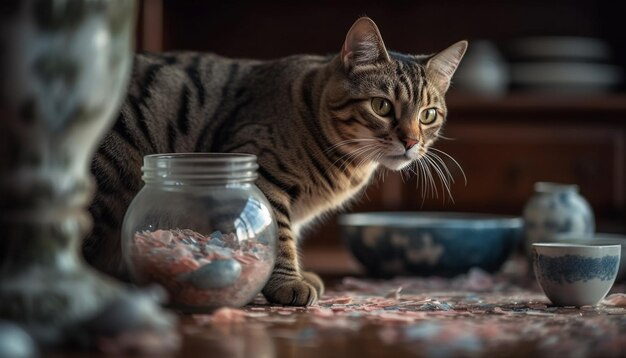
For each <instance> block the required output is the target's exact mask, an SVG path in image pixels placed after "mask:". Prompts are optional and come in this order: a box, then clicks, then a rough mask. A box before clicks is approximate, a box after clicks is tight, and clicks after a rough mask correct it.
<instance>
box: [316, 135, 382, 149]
mask: <svg viewBox="0 0 626 358" xmlns="http://www.w3.org/2000/svg"><path fill="white" fill-rule="evenodd" d="M362 142H381V140H380V139H378V138H354V139H346V140H342V141H339V142H337V143H335V144H333V145H331V146H330V147H328V148H326V150H325V152H330V151H331V150H333V149H337V148H339V147H341V146H342V145H348V144H355V143H362Z"/></svg>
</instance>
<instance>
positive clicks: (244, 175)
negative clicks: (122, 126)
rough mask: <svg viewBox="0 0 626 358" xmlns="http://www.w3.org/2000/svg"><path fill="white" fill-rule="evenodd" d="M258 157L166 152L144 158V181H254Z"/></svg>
mask: <svg viewBox="0 0 626 358" xmlns="http://www.w3.org/2000/svg"><path fill="white" fill-rule="evenodd" d="M258 168H259V165H258V164H257V157H256V155H253V154H245V153H164V154H151V155H146V156H145V157H144V158H143V167H141V170H142V171H143V177H142V179H143V181H144V182H146V183H150V182H164V183H172V182H175V183H176V184H179V185H180V184H190V185H194V184H195V185H202V184H228V183H246V182H253V181H255V180H256V178H257V169H258Z"/></svg>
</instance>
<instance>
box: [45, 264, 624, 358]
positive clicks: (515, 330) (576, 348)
mask: <svg viewBox="0 0 626 358" xmlns="http://www.w3.org/2000/svg"><path fill="white" fill-rule="evenodd" d="M327 281H329V282H330V284H331V287H330V289H329V290H328V292H327V294H326V295H325V296H324V297H323V299H322V300H321V301H320V302H319V304H318V305H316V306H314V307H310V308H307V309H304V308H293V307H280V306H271V305H269V304H267V303H266V302H264V300H263V299H262V298H261V297H259V298H257V299H256V300H255V302H254V303H253V304H251V305H248V306H246V307H244V308H242V309H221V310H218V311H217V312H215V313H213V314H196V315H181V316H180V318H181V322H180V333H181V337H182V344H181V348H180V349H179V350H178V351H176V352H175V353H171V354H165V355H164V356H168V357H170V356H171V357H212V358H219V357H229V358H230V357H237V358H244V357H253V358H263V357H268V358H269V357H298V358H307V357H312V358H313V357H315V358H317V357H322V358H331V357H358V358H368V357H394V358H399V357H477V356H480V357H490V356H494V357H496V356H507V357H528V356H533V357H554V356H564V357H623V356H626V307H625V306H624V303H623V302H622V303H621V304H618V305H611V304H609V302H608V301H604V304H601V305H599V306H596V307H591V306H587V307H580V308H576V307H554V306H552V305H551V304H550V302H549V301H548V300H547V298H546V297H545V296H544V295H543V294H542V293H541V292H540V291H539V289H538V287H537V286H536V284H535V283H534V281H533V280H529V279H528V277H527V276H517V277H512V276H510V275H507V274H499V275H497V276H492V275H489V274H487V273H485V272H483V271H480V270H473V271H471V272H470V273H468V274H467V275H464V276H461V277H457V278H454V279H442V278H398V279H393V280H372V279H366V278H354V277H344V278H343V279H338V280H327ZM623 292H626V285H624V284H623V283H622V284H617V285H615V286H614V287H613V290H612V293H618V294H616V295H615V296H609V297H615V298H620V299H621V300H622V301H623V300H624V299H626V297H620V295H619V293H623ZM113 355H115V353H114V354H113ZM147 355H148V356H154V355H155V352H149V354H147ZM57 356H59V357H66V356H68V357H83V356H84V357H87V356H89V357H95V356H98V355H94V354H80V353H75V354H72V355H67V354H60V355H57V354H55V355H52V357H57Z"/></svg>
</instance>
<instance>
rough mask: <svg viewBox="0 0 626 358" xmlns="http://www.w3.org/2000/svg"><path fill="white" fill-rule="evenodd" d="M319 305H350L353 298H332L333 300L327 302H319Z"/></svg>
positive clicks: (326, 300) (329, 299)
mask: <svg viewBox="0 0 626 358" xmlns="http://www.w3.org/2000/svg"><path fill="white" fill-rule="evenodd" d="M317 303H318V304H320V305H335V304H344V305H345V304H349V303H352V297H351V296H340V297H332V298H327V299H325V300H319V301H317Z"/></svg>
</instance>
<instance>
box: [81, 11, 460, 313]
mask: <svg viewBox="0 0 626 358" xmlns="http://www.w3.org/2000/svg"><path fill="white" fill-rule="evenodd" d="M465 47H466V43H459V44H456V45H453V46H452V47H450V48H449V49H447V50H445V51H443V52H442V53H440V54H437V55H434V56H410V55H402V54H397V53H393V52H387V51H386V50H385V48H384V44H383V42H382V38H381V37H380V33H379V32H378V29H377V28H376V25H374V23H373V22H372V21H371V20H370V19H368V18H362V19H359V20H358V21H357V22H356V23H355V24H354V25H353V27H352V28H351V30H350V31H349V33H348V36H347V38H346V41H345V43H344V46H343V48H342V51H341V53H340V54H339V55H337V56H330V57H320V56H305V55H300V56H292V57H287V58H283V59H279V60H275V61H266V62H262V61H252V60H232V59H227V58H222V57H218V56H215V55H210V54H198V53H162V54H145V55H137V56H136V58H135V63H134V70H133V73H132V79H131V83H130V85H129V88H128V96H127V98H126V100H125V102H124V104H123V107H122V109H121V113H120V115H119V118H118V120H117V122H116V124H115V126H114V127H113V129H112V130H111V131H110V133H108V134H107V136H106V137H105V139H104V142H103V143H102V145H101V147H100V148H99V151H98V152H97V154H96V156H95V159H94V161H93V166H92V171H93V173H94V176H95V178H96V182H97V187H98V190H97V193H96V198H95V201H94V204H93V205H92V206H91V208H90V210H91V213H92V214H93V216H94V218H95V223H96V224H95V228H94V232H93V234H92V236H91V237H90V238H89V239H88V240H87V241H86V242H85V246H84V251H85V254H86V257H87V259H88V261H90V262H91V263H92V264H93V265H94V266H96V267H97V268H99V269H101V270H103V271H106V272H109V273H112V274H114V275H117V276H122V275H123V273H124V269H123V266H122V262H121V257H120V238H119V229H120V227H121V225H122V219H123V215H124V213H125V210H126V208H127V207H128V205H129V203H130V201H131V200H132V198H133V197H134V195H135V194H136V193H137V192H138V191H139V189H140V188H141V186H142V182H141V172H140V167H141V164H142V158H143V156H144V155H147V154H153V153H165V152H244V153H254V154H256V155H257V156H258V161H259V165H260V169H259V179H258V181H257V185H258V186H259V188H260V189H261V190H262V191H263V192H264V193H265V195H266V196H267V198H268V200H269V201H270V203H271V204H272V206H273V209H274V213H275V216H276V220H277V223H278V228H279V237H278V256H277V261H276V265H275V268H274V272H273V274H272V276H271V278H270V280H269V282H268V284H267V285H266V287H265V289H264V290H263V293H264V294H265V296H266V297H267V298H268V300H270V301H271V302H276V303H281V304H291V305H307V304H311V303H313V302H315V301H316V299H317V298H318V297H319V296H320V295H321V293H322V291H323V284H322V282H321V280H319V278H318V277H317V276H316V275H315V274H312V273H306V272H303V271H302V270H301V269H300V266H299V259H298V252H297V247H296V241H297V238H298V236H299V233H300V231H301V230H302V228H303V227H305V226H306V225H307V224H309V223H311V222H312V221H314V220H315V219H316V218H319V217H321V216H323V215H324V214H325V213H328V212H329V211H330V210H333V209H337V208H339V207H341V206H342V205H344V204H345V203H346V202H348V201H349V200H350V199H352V198H354V197H355V196H356V194H357V193H359V192H360V191H361V190H363V188H364V187H365V186H366V185H367V183H368V182H369V181H370V179H371V178H372V176H373V173H374V172H375V171H376V170H377V168H378V167H379V166H381V165H382V166H384V167H387V168H390V169H394V170H397V169H401V168H403V167H406V166H407V165H409V164H411V163H412V162H414V161H415V160H416V159H418V158H419V157H421V156H423V155H425V153H426V151H427V150H428V147H429V146H430V145H431V144H432V143H433V142H434V141H435V140H436V138H437V136H438V133H439V129H440V128H441V126H442V124H443V122H444V120H445V115H446V107H445V103H444V98H443V95H444V94H445V91H446V90H447V86H448V85H449V80H450V76H451V74H452V73H453V72H454V69H455V68H456V65H457V64H458V62H459V61H460V58H461V57H462V55H463V52H464V51H465ZM444 55H445V56H444ZM374 97H381V98H385V99H388V100H389V101H390V102H391V103H392V104H393V111H392V112H391V115H388V116H380V115H377V114H376V113H375V112H374V111H373V109H372V105H371V100H372V98H374ZM431 107H435V108H437V112H438V113H439V116H438V119H437V120H436V121H435V122H434V123H432V124H430V125H428V126H425V125H420V121H419V115H420V111H421V110H423V109H427V108H431ZM405 138H413V139H415V140H416V141H417V143H418V144H417V145H415V146H414V147H412V148H410V149H407V148H406V147H407V145H406V143H405V142H403V140H404V139H405ZM407 143H408V142H407Z"/></svg>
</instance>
